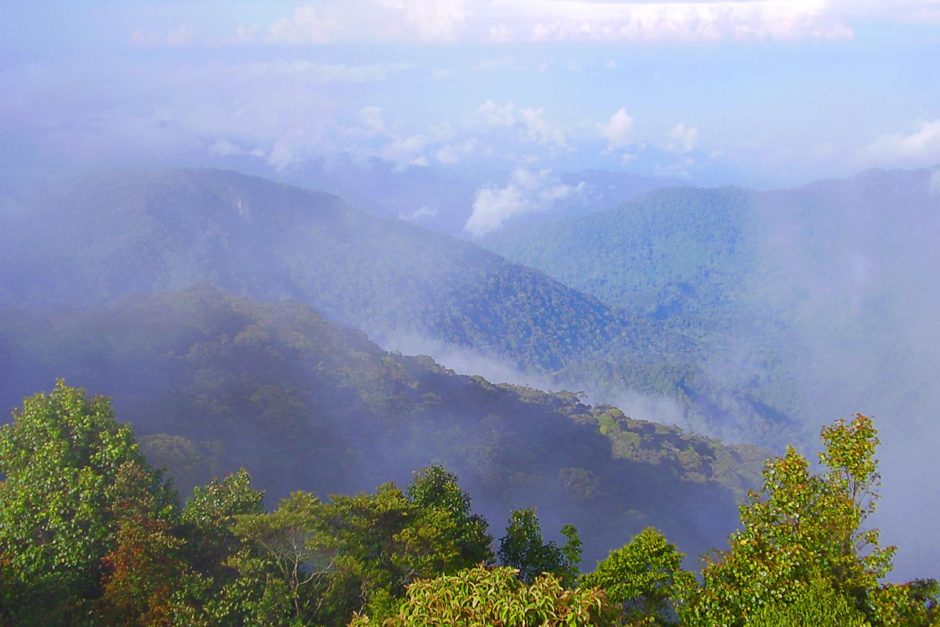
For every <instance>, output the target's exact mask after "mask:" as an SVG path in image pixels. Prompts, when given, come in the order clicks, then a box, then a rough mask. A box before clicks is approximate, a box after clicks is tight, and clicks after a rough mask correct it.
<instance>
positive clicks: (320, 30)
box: [239, 5, 347, 44]
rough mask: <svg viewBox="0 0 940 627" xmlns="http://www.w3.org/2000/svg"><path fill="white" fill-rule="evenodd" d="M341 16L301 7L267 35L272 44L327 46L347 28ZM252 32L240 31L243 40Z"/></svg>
mask: <svg viewBox="0 0 940 627" xmlns="http://www.w3.org/2000/svg"><path fill="white" fill-rule="evenodd" d="M345 21H346V20H344V19H342V18H341V17H340V16H333V15H330V14H324V12H323V11H322V10H321V9H318V8H317V7H315V6H313V5H309V6H303V7H299V8H297V9H296V10H295V11H294V14H293V15H292V16H291V17H282V18H281V19H279V20H278V21H276V22H274V23H273V24H271V26H270V27H269V28H268V32H267V33H266V35H265V40H266V41H268V42H270V43H287V44H325V43H329V42H330V41H332V40H333V39H334V38H336V36H337V35H339V34H340V33H342V32H343V29H344V28H345V27H346V26H347V24H344V22H345ZM251 34H252V31H249V30H244V29H243V30H240V31H239V35H240V36H241V38H245V37H246V36H250V35H251Z"/></svg>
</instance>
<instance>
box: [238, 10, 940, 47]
mask: <svg viewBox="0 0 940 627" xmlns="http://www.w3.org/2000/svg"><path fill="white" fill-rule="evenodd" d="M859 4H860V5H861V7H862V8H859V7H856V6H853V5H852V4H849V3H848V2H847V1H846V0H829V1H827V0H699V1H695V0H686V1H685V2H662V1H655V0H653V1H633V2H614V1H610V0H607V1H599V0H475V1H472V2H471V1H470V0H367V1H364V2H356V3H350V2H345V1H344V0H327V1H325V2H320V3H317V4H316V5H314V4H310V5H307V6H303V7H300V8H298V9H296V10H295V11H294V13H293V14H292V15H291V16H288V17H284V18H281V19H279V20H277V21H275V22H273V23H272V24H270V25H268V26H266V27H265V26H257V25H256V26H245V27H242V28H241V29H239V36H240V38H241V39H243V40H245V39H247V40H252V41H257V40H258V39H259V38H261V39H263V40H265V41H268V42H271V43H289V44H323V43H329V42H334V41H398V42H408V43H413V42H415V41H424V42H461V41H476V42H494V43H506V42H518V41H536V42H538V41H578V42H584V41H600V42H629V41H718V40H729V39H730V40H796V39H808V38H845V37H851V36H852V30H851V28H850V27H849V26H847V25H846V24H845V23H844V20H845V19H846V18H855V19H857V18H859V17H865V16H866V15H872V14H874V15H877V16H879V17H884V16H888V17H889V18H891V19H895V18H897V19H904V18H899V16H898V15H894V16H893V17H892V16H891V15H890V12H889V10H888V9H887V8H885V7H886V5H888V4H891V5H894V4H895V3H894V2H892V3H886V2H880V3H879V2H876V1H875V0H860V3H859ZM897 4H898V5H900V6H901V7H902V9H901V10H902V15H903V16H906V18H907V19H928V18H931V16H935V15H936V14H938V13H940V9H938V7H937V3H936V0H897Z"/></svg>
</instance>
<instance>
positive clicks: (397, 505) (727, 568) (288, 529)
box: [0, 381, 940, 626]
mask: <svg viewBox="0 0 940 627" xmlns="http://www.w3.org/2000/svg"><path fill="white" fill-rule="evenodd" d="M823 440H824V442H825V444H826V448H825V451H824V452H823V453H822V454H821V456H820V457H821V461H822V462H823V464H824V465H825V470H824V471H823V472H822V473H820V474H812V473H810V472H809V471H808V467H807V464H806V460H805V459H803V458H801V457H800V456H799V455H798V454H796V453H795V452H794V451H792V450H791V451H789V452H788V453H787V455H786V456H785V457H783V458H780V459H776V460H771V461H769V462H768V464H767V468H766V470H765V473H764V487H763V490H762V491H761V492H760V493H754V494H752V496H751V498H750V500H749V502H748V503H747V504H745V505H743V506H742V507H741V523H742V530H741V531H739V532H736V533H734V534H732V536H731V539H730V545H731V546H730V549H729V550H727V551H725V552H722V553H719V555H718V557H717V558H715V559H714V561H712V563H710V564H708V565H707V566H706V567H705V569H704V570H703V572H702V577H703V580H702V583H701V584H699V583H697V582H696V580H695V578H694V577H693V576H692V575H691V574H690V573H688V572H686V571H684V570H682V568H681V564H680V562H681V554H680V553H679V552H678V551H677V550H676V547H675V546H674V545H672V544H670V543H669V542H667V541H666V539H665V537H664V536H663V535H662V534H661V533H659V532H658V531H656V530H654V529H646V530H644V531H643V532H641V533H640V534H638V535H637V536H636V537H634V538H633V539H632V540H630V541H629V542H628V543H627V544H626V545H625V546H624V547H623V548H621V549H618V550H616V551H613V552H611V554H610V556H608V558H607V559H605V560H603V561H601V562H600V563H599V564H598V565H597V567H596V568H595V570H594V571H593V572H589V573H586V574H583V575H581V574H580V573H579V571H578V560H579V557H580V540H579V538H578V534H577V530H576V529H574V528H573V527H570V526H569V527H567V528H566V529H565V531H564V535H565V536H567V538H568V541H567V543H566V544H565V546H563V547H558V546H557V545H555V544H554V543H553V542H551V541H549V542H547V543H546V542H544V541H543V539H542V537H541V528H540V524H539V521H538V518H537V517H536V515H535V512H534V511H533V510H531V509H525V510H518V511H516V512H514V513H513V515H512V516H511V517H510V520H509V523H508V526H507V529H506V533H505V535H504V536H503V538H502V540H501V541H500V543H499V551H498V556H499V560H500V562H502V563H503V564H505V565H506V566H501V567H498V568H497V567H495V566H494V565H493V557H494V556H493V554H492V553H491V550H492V549H491V545H492V538H491V537H490V536H489V534H488V533H487V524H486V521H485V520H484V519H483V518H482V517H480V516H479V515H476V514H473V513H472V511H471V509H470V499H469V496H468V495H467V494H466V493H465V492H464V491H463V489H462V488H460V486H459V485H458V484H457V478H456V476H455V475H453V474H452V473H450V472H448V471H446V470H445V469H443V468H442V467H440V466H431V467H428V468H425V469H422V470H421V471H419V472H418V473H416V474H415V475H414V476H413V478H412V480H411V482H410V484H409V486H408V488H407V490H406V491H401V490H400V489H398V488H397V487H396V486H395V485H394V484H393V483H386V484H383V485H381V486H379V487H378V489H377V490H376V491H375V492H373V493H360V494H357V495H353V496H342V495H334V496H331V497H329V498H328V499H327V500H320V499H319V498H318V497H317V496H315V495H314V494H312V493H310V492H294V493H293V494H291V495H290V496H289V497H287V498H285V499H283V500H282V501H281V502H280V503H279V504H278V506H277V507H276V508H274V509H273V510H271V511H268V512H266V511H264V510H263V509H262V508H261V503H262V495H261V493H260V492H258V491H256V490H255V489H254V488H253V487H252V486H251V479H250V477H249V476H248V475H247V473H246V472H245V471H239V472H237V473H235V474H232V475H229V476H228V477H227V478H225V479H224V480H222V481H212V482H210V483H209V484H207V485H205V486H204V487H198V488H196V489H195V490H194V491H193V494H192V496H191V497H190V498H189V499H188V501H187V503H186V504H185V506H183V507H182V508H180V507H179V506H178V505H177V503H176V499H175V495H174V493H173V491H172V489H171V488H170V487H169V486H168V485H167V484H166V483H165V482H164V481H162V480H161V479H160V475H159V473H157V472H155V471H154V470H152V469H151V467H150V466H149V465H148V464H147V462H146V461H144V460H143V458H142V456H141V454H140V452H139V450H138V447H137V444H136V442H135V440H134V438H133V436H132V434H131V432H130V429H129V428H128V427H127V426H124V425H121V424H120V423H118V422H117V421H116V420H115V418H114V415H113V413H112V411H111V406H110V402H109V401H108V399H106V398H103V397H95V398H88V397H87V396H86V395H85V393H84V391H83V390H80V389H76V388H71V387H68V386H66V385H65V384H64V382H62V381H60V382H59V383H57V385H56V387H55V389H54V390H53V391H52V392H51V393H50V394H39V395H36V396H33V397H30V398H28V399H26V400H25V401H24V403H23V407H22V409H21V410H18V411H17V412H15V413H14V417H13V422H12V423H11V424H10V425H7V426H5V427H3V428H2V429H0V464H2V470H3V473H4V476H5V480H4V481H3V483H2V484H0V522H2V524H0V591H2V594H3V596H2V605H0V619H2V621H3V623H4V624H12V625H33V624H49V625H53V624H63V625H65V624H68V625H83V624H87V625H117V624H140V625H249V624H250V625H309V624H317V625H345V624H347V623H349V624H353V625H370V624H378V625H387V626H394V625H481V624H491V625H507V626H508V625H615V624H631V625H640V624H673V623H677V622H679V623H681V624H689V625H718V624H722V625H745V624H748V625H767V624H779V625H787V624H802V623H800V622H799V621H800V620H810V619H812V620H813V621H818V622H816V623H815V624H840V625H860V626H861V625H879V626H880V625H913V626H917V625H934V624H937V621H938V620H940V612H938V609H940V608H938V606H937V601H938V592H940V589H938V586H937V583H936V582H935V581H932V580H931V581H915V582H910V583H908V584H903V585H899V584H883V583H880V581H879V580H880V577H882V576H883V575H885V574H886V573H887V572H888V571H889V570H890V566H891V564H890V561H891V549H890V548H889V549H882V548H879V546H878V532H877V531H876V530H874V529H868V528H865V527H864V526H863V525H862V523H863V522H864V519H865V516H866V515H867V514H868V513H870V512H871V511H873V503H874V500H875V499H876V498H877V465H876V462H875V459H874V457H873V455H874V452H875V446H876V444H877V435H876V433H875V431H874V428H873V426H872V423H871V421H870V420H869V419H868V418H866V417H864V416H857V417H856V418H855V419H854V420H853V421H851V422H844V421H838V422H836V423H834V424H833V425H831V426H829V427H827V428H826V429H824V431H823ZM513 566H516V567H518V568H513Z"/></svg>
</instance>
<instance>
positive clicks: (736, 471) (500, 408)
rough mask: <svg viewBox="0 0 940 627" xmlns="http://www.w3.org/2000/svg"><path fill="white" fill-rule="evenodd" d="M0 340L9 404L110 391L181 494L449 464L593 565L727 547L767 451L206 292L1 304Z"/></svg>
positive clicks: (496, 507)
mask: <svg viewBox="0 0 940 627" xmlns="http://www.w3.org/2000/svg"><path fill="white" fill-rule="evenodd" d="M0 347H2V350H0V380H2V381H4V384H3V386H2V387H0V403H2V405H3V406H5V407H7V408H11V407H13V406H15V405H16V404H17V403H18V399H19V398H20V397H22V396H23V395H24V394H26V393H28V392H27V391H28V390H33V389H40V388H41V387H42V385H43V384H46V385H48V382H49V381H51V380H53V379H54V378H55V377H59V376H64V377H66V378H67V380H68V381H69V382H70V383H72V384H80V385H82V386H85V387H87V388H88V389H89V391H92V392H94V391H101V390H104V389H108V390H109V395H110V396H112V398H113V401H114V406H115V409H116V410H117V411H118V412H120V414H121V415H122V416H125V417H126V418H127V419H128V420H129V421H130V422H131V424H132V425H133V426H134V429H135V431H136V433H137V435H138V437H140V438H141V439H142V441H143V443H144V447H145V450H146V452H147V454H148V456H149V457H150V459H151V460H152V461H153V462H155V463H156V464H158V465H165V466H167V467H168V469H169V471H170V474H171V476H173V477H174V478H175V479H176V481H177V484H178V485H179V486H180V487H181V488H183V489H184V490H188V489H190V488H191V487H192V486H193V485H194V484H196V483H199V482H203V481H205V480H206V479H208V478H209V477H210V476H213V475H219V474H221V473H224V472H228V471H232V470H234V469H236V468H237V467H238V465H241V464H245V465H246V466H247V467H248V469H249V471H250V472H251V473H252V475H253V477H254V478H255V480H256V483H257V485H258V486H259V487H260V488H263V489H265V490H266V491H267V494H268V497H269V498H271V499H277V498H278V497H281V496H285V495H287V494H288V493H289V492H290V491H292V490H297V489H305V490H312V491H314V492H316V493H318V494H323V495H326V494H330V493H338V492H355V491H360V490H372V489H374V487H375V486H376V485H378V484H379V483H381V482H384V481H386V480H390V479H391V480H395V481H399V482H402V483H405V482H407V480H408V478H409V475H410V473H411V472H412V471H413V470H414V469H417V468H419V467H421V466H425V465H427V464H429V463H432V462H435V463H436V462H441V463H444V464H445V465H447V467H449V468H451V469H452V470H454V471H456V472H457V473H458V474H459V475H460V477H461V483H462V484H463V485H465V486H466V488H467V489H468V491H469V492H470V493H471V494H473V495H474V499H475V509H478V510H479V511H480V512H481V513H483V514H484V515H486V516H487V517H488V518H489V519H490V520H494V521H499V520H505V518H506V516H507V514H508V512H509V510H510V509H512V508H518V507H523V506H530V505H534V506H536V507H537V508H538V511H539V515H540V518H542V519H543V521H545V523H546V526H547V527H548V528H552V529H557V528H560V526H561V524H562V523H564V522H572V523H574V524H575V525H577V526H578V528H579V530H580V531H581V532H582V535H583V537H584V539H585V549H586V550H585V556H586V563H591V562H592V561H593V560H594V559H598V558H600V557H602V556H603V555H605V554H606V551H607V550H609V549H611V548H613V547H615V546H619V544H620V543H622V542H623V538H624V537H625V536H629V535H630V534H632V533H635V532H638V531H639V530H640V529H642V528H643V527H645V526H647V525H656V526H657V527H659V528H661V529H663V530H664V531H665V532H666V533H668V534H669V535H670V537H671V538H673V539H674V540H675V541H676V542H678V543H679V544H680V546H682V547H683V548H684V549H685V550H686V551H688V552H690V553H692V554H693V555H694V554H698V553H701V552H702V551H705V550H707V549H709V548H711V547H713V546H719V545H720V544H721V542H722V539H723V538H724V536H725V535H726V534H727V533H728V531H729V530H730V529H732V528H733V527H734V524H735V520H736V503H737V501H738V499H739V498H740V497H741V495H742V494H743V491H744V490H745V489H747V488H750V487H752V486H754V485H755V484H756V481H757V480H758V477H759V471H760V465H761V463H762V461H763V459H764V457H765V453H764V452H762V451H760V450H758V449H755V448H753V447H747V446H725V445H723V444H721V443H720V442H718V441H716V440H711V439H708V438H704V437H701V436H693V435H690V434H686V433H683V432H681V431H680V430H678V429H676V428H674V427H668V426H665V425H659V424H655V423H649V422H645V421H638V420H633V419H631V418H629V417H627V416H625V415H624V414H623V413H621V412H620V411H619V410H617V409H615V408H613V407H609V406H598V407H592V406H589V405H587V404H585V403H584V402H583V401H582V400H581V399H580V398H579V397H578V395H575V394H571V393H556V394H549V393H545V392H540V391H537V390H534V389H531V388H525V387H517V386H511V385H494V384H492V383H490V382H488V381H486V380H485V379H483V378H481V377H477V376H463V375H457V374H455V373H454V372H453V371H450V370H447V369H446V368H443V367H442V366H440V365H438V364H437V363H435V362H434V361H433V360H431V359H430V358H429V357H421V356H418V357H408V356H403V355H399V354H394V353H388V352H385V351H383V350H382V349H380V348H379V347H378V346H376V345H375V344H373V343H371V342H370V341H369V340H368V339H367V338H366V337H365V336H363V335H362V334H361V333H359V332H357V331H353V330H350V329H347V328H343V327H339V326H337V325H334V324H332V323H329V322H327V321H325V320H324V319H323V318H322V317H320V316H319V315H317V314H316V313H315V312H314V311H313V310H311V309H310V308H309V307H307V306H305V305H300V304H281V305H263V304H258V303H255V302H252V301H250V300H247V299H244V298H235V297H231V296H227V295H224V294H222V293H221V292H218V291H217V290H214V289H211V288H207V287H199V288H193V289H190V290H187V291H184V292H178V293H171V294H162V295H155V296H138V297H132V298H127V299H123V300H121V301H120V302H119V303H118V304H115V305H113V306H110V307H107V308H96V309H87V308H81V309H69V310H65V311H60V312H47V313H45V314H35V313H33V314H25V313H22V312H17V311H13V310H4V311H3V312H2V313H0ZM272 502H273V500H272Z"/></svg>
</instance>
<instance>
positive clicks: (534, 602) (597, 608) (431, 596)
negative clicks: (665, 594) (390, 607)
mask: <svg viewBox="0 0 940 627" xmlns="http://www.w3.org/2000/svg"><path fill="white" fill-rule="evenodd" d="M372 624H376V625H378V624H381V625H385V626H386V627H428V626H432V625H435V626H440V627H444V626H448V627H450V626H452V625H492V626H493V627H509V626H513V625H546V626H558V627H561V626H566V627H582V626H583V627H588V626H592V627H593V626H601V627H602V626H605V625H615V624H617V622H616V611H615V610H613V609H612V608H611V607H610V606H609V605H608V603H607V600H606V598H605V597H604V593H603V592H602V591H601V590H598V589H596V588H585V587H581V588H578V589H576V590H570V589H566V588H565V587H564V586H562V585H561V582H560V580H559V579H558V578H557V577H555V576H554V575H542V576H539V577H536V578H535V580H534V581H533V582H532V583H531V584H528V585H527V584H525V583H523V582H522V581H521V579H520V578H519V577H518V573H517V571H516V570H515V569H512V568H494V569H489V568H486V567H483V566H478V567H476V568H471V569H467V570H462V571H460V572H457V573H455V574H453V575H444V576H441V577H437V578H434V579H422V580H419V581H416V582H415V583H413V584H411V585H410V586H409V587H408V598H407V600H406V601H405V603H403V604H402V605H401V608H400V609H399V611H398V612H397V613H396V614H395V615H393V616H391V617H389V618H388V619H386V620H384V621H374V620H372V619H371V618H370V617H369V616H366V615H359V616H356V617H355V618H354V619H353V621H352V622H351V623H350V627H365V626H366V625H372Z"/></svg>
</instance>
